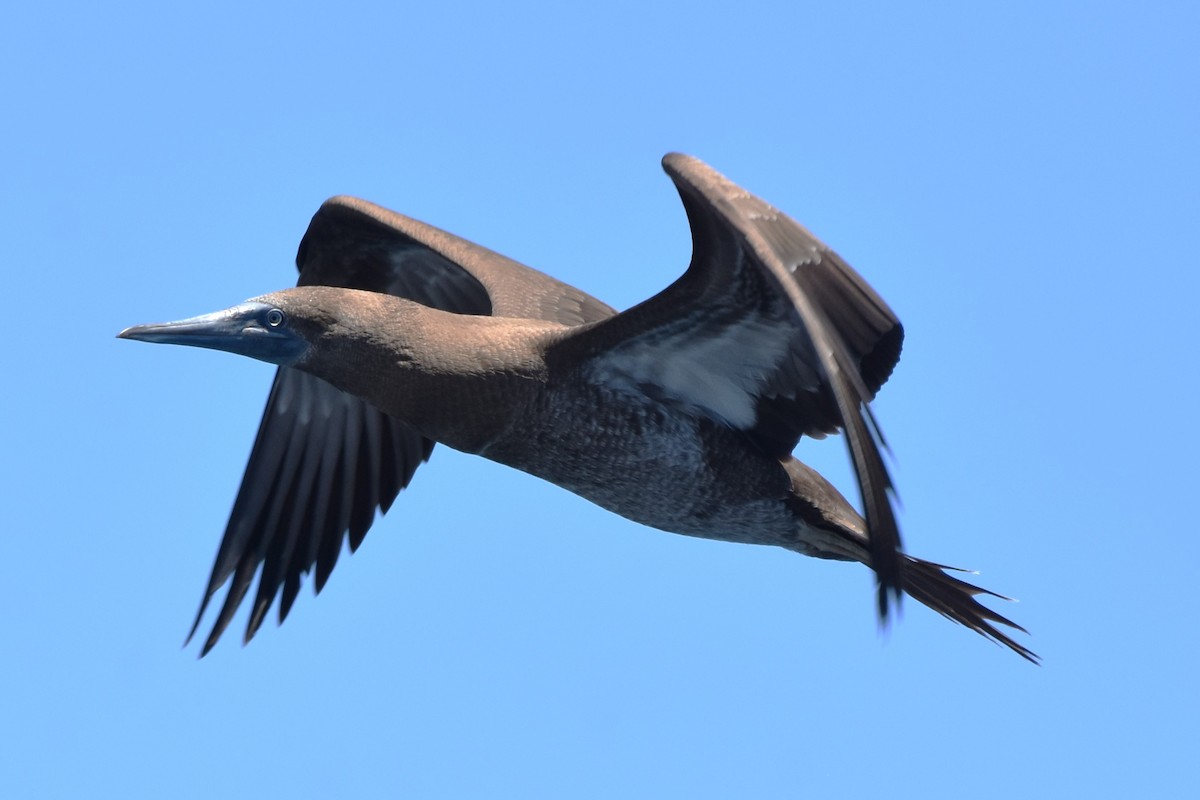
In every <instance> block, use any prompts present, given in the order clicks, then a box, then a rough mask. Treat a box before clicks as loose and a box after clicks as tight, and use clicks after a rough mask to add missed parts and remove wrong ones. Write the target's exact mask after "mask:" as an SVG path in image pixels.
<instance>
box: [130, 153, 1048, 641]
mask: <svg viewBox="0 0 1200 800" xmlns="http://www.w3.org/2000/svg"><path fill="white" fill-rule="evenodd" d="M663 168H664V169H665V170H666V172H667V174H668V175H669V176H670V177H671V179H672V180H673V181H674V183H675V185H676V187H677V188H678V190H679V194H680V196H681V198H682V200H683V205H684V208H685V210H686V212H687V217H688V222H689V224H690V226H691V232H692V244H693V251H692V259H691V264H690V265H689V266H688V269H687V271H686V272H685V273H684V274H683V276H682V277H680V278H679V279H678V280H676V281H675V282H674V283H673V284H671V285H670V286H668V287H667V288H666V289H664V290H663V291H662V292H660V293H659V294H657V295H655V296H654V297H652V298H650V299H649V300H646V301H644V302H642V303H640V304H638V305H636V306H634V307H633V308H631V309H629V310H627V311H623V312H620V313H618V312H616V311H615V310H614V309H612V308H610V307H609V306H608V305H606V304H604V303H602V302H600V301H599V300H597V299H595V298H593V297H590V296H589V295H587V294H585V293H584V292H581V291H580V290H578V289H576V288H574V287H572V286H568V285H567V284H565V283H562V282H560V281H558V280H555V279H554V278H551V277H549V276H547V275H544V274H543V273H541V272H538V271H536V270H533V269H530V268H529V267H526V266H524V265H521V264H518V263H517V262H515V261H512V260H510V259H508V258H505V257H504V256H501V255H499V254H497V253H493V252H491V251H489V250H486V249H484V248H482V247H480V246H478V245H475V244H472V243H471V242H468V241H465V240H463V239H460V238H458V237H456V236H453V235H451V234H449V233H446V232H444V231H442V230H439V229H437V228H434V227H432V226H430V225H426V224H424V223H422V222H418V221H417V220H414V219H410V218H408V217H405V216H402V215H400V214H396V213H394V212H391V211H388V210H386V209H383V208H380V207H379V206H376V205H373V204H372V203H369V202H366V201H364V200H359V199H355V198H350V197H335V198H333V199H331V200H329V201H327V202H326V203H324V204H323V205H322V206H321V208H320V209H319V210H318V211H317V213H316V215H315V216H314V217H313V219H312V222H311V223H310V225H309V227H308V231H307V232H306V233H305V235H304V238H303V240H302V241H301V242H300V249H299V252H298V254H297V256H296V265H297V267H298V268H299V270H300V279H299V283H298V285H297V286H296V287H295V288H291V289H285V290H283V291H280V292H274V293H272V294H267V295H263V296H261V297H257V298H254V299H252V300H249V301H246V302H244V303H241V304H239V305H236V306H233V307H232V308H229V309H226V310H225V311H218V312H215V313H211V314H205V315H202V316H198V317H193V318H190V319H186V320H181V321H178V322H168V323H163V324H156V325H138V326H135V327H132V328H128V329H126V330H124V331H122V332H121V333H120V334H119V335H120V336H121V337H122V338H126V339H139V340H142V341H147V342H161V343H167V344H182V345H190V346H193V347H207V348H213V349H217V350H224V351H228V352H231V353H237V354H240V355H244V356H249V357H251V358H256V359H259V360H261V361H266V362H269V363H272V364H276V365H278V367H279V369H278V371H277V373H276V376H275V382H274V384H273V386H272V387H271V393H270V396H269V397H268V399H267V406H266V410H265V412H264V414H263V419H262V423H261V425H260V427H259V431H258V437H257V439H256V440H255V442H254V448H253V450H252V452H251V454H250V460H249V463H248V464H247V466H246V473H245V476H244V478H243V479H242V485H241V489H240V490H239V492H238V495H237V499H236V501H235V502H234V506H233V511H232V512H231V514H230V518H229V523H228V526H227V527H226V529H225V536H224V538H223V539H222V541H221V546H220V550H219V551H218V553H217V558H216V563H215V564H214V565H213V569H212V574H211V576H210V578H209V581H208V586H207V589H206V591H205V595H204V600H203V602H202V604H201V607H200V610H199V612H198V613H197V615H196V621H195V623H194V624H193V626H192V630H191V634H190V635H189V639H190V638H191V636H194V635H195V633H196V630H197V628H198V626H199V624H200V621H201V618H202V617H203V615H204V611H205V609H206V607H207V605H208V603H209V602H210V601H211V600H212V599H213V597H214V596H215V595H216V593H217V592H218V590H219V589H220V588H221V586H222V585H224V584H225V583H226V582H228V584H229V588H228V591H227V593H226V595H225V599H224V602H223V604H222V606H221V609H220V612H219V614H218V616H217V620H216V622H215V623H214V625H213V628H212V630H211V632H210V634H209V635H208V637H207V639H206V641H205V643H204V646H203V650H202V655H203V654H204V653H207V652H208V651H209V650H210V649H211V648H212V647H213V645H215V644H216V642H217V640H218V639H219V638H220V636H221V634H222V633H223V632H224V631H225V629H226V628H227V627H228V625H229V623H230V621H231V620H232V618H233V616H234V613H235V611H236V610H237V608H238V607H239V605H240V604H241V603H242V601H243V599H244V598H245V596H246V595H247V593H248V592H249V590H250V588H251V584H252V583H253V580H254V577H255V575H256V574H258V575H259V579H258V589H257V592H256V594H255V596H254V600H253V605H252V607H251V612H250V620H249V623H248V625H247V628H246V634H245V640H246V641H249V640H250V638H251V637H253V635H254V633H255V632H256V631H257V630H258V628H259V626H260V625H261V624H262V621H263V619H264V617H265V615H266V613H267V611H268V610H269V608H270V606H271V604H272V603H273V602H274V600H275V598H276V597H277V596H278V597H279V621H280V622H282V621H283V620H284V619H285V618H286V617H287V615H288V612H289V611H290V609H291V608H292V604H293V602H294V601H295V599H296V595H297V593H298V592H299V589H300V585H301V579H302V576H303V575H305V574H307V573H309V572H315V587H316V591H318V592H319V591H320V590H321V588H322V587H323V586H324V584H325V582H326V580H327V579H328V578H329V575H330V572H331V571H332V570H333V567H334V564H335V563H336V561H337V558H338V554H339V552H340V550H341V547H342V541H343V538H344V537H345V538H348V541H349V545H350V549H351V550H352V551H353V550H354V549H356V548H357V547H358V545H359V544H360V543H361V542H362V540H363V537H364V536H365V535H366V533H367V529H368V528H369V527H370V526H371V524H372V522H373V520H374V518H375V513H376V509H378V510H379V511H380V512H381V513H382V512H386V511H387V510H388V509H389V507H390V506H391V505H392V502H393V501H394V500H395V498H396V496H397V495H398V494H399V492H400V490H402V489H403V488H405V487H406V486H407V485H408V483H409V481H410V480H411V479H412V476H413V473H414V472H415V471H416V470H417V468H418V467H419V466H420V465H421V463H422V462H424V461H426V460H427V459H428V458H429V456H430V453H431V452H432V451H433V448H434V444H435V443H441V444H444V445H446V446H448V447H452V448H454V449H456V450H461V451H463V452H467V453H475V454H478V455H481V456H483V457H484V458H488V459H491V460H492V461H498V462H500V463H501V464H506V465H508V466H510V467H515V468H516V469H519V470H522V471H524V472H527V473H529V474H531V475H536V476H537V477H539V478H542V479H544V480H547V481H549V482H551V483H553V484H556V485H557V486H561V487H562V488H564V489H567V490H568V491H571V492H574V493H575V494H578V495H580V496H582V497H584V498H587V499H588V500H590V501H592V502H594V503H596V504H597V505H600V506H602V507H604V508H606V509H608V510H610V511H612V512H614V513H616V514H620V515H621V516H623V517H626V518H628V519H631V520H634V521H636V522H640V523H642V524H644V525H648V526H650V527H653V528H658V529H660V530H664V531H669V532H673V533H681V534H686V535H689V536H701V537H705V538H710V539H719V540H724V541H730V542H743V543H747V544H764V545H776V546H779V547H783V548H785V549H788V550H792V551H794V552H797V553H801V554H803V555H807V556H815V557H817V558H828V559H838V560H844V561H858V562H861V563H862V564H865V565H866V566H868V567H870V568H871V569H872V570H873V571H874V573H875V576H876V580H877V594H878V596H877V603H878V613H879V615H880V618H881V620H884V621H886V620H887V618H888V614H889V612H890V610H891V609H892V607H893V606H894V605H895V604H897V603H898V602H899V599H900V597H901V594H902V593H907V594H909V595H911V596H912V597H914V598H915V599H917V600H918V601H920V602H921V603H923V604H925V605H927V606H929V607H930V608H932V609H934V610H935V611H937V612H939V613H941V614H943V615H945V616H946V617H949V618H950V619H952V620H955V621H957V622H960V623H962V624H963V625H965V626H967V627H968V628H971V629H972V630H974V631H976V632H978V633H980V634H982V635H983V636H985V637H987V638H989V639H992V640H993V641H995V642H998V643H1000V644H1002V645H1004V646H1006V647H1008V648H1010V649H1011V650H1013V651H1014V652H1016V653H1017V654H1018V655H1020V656H1022V657H1024V658H1026V659H1028V660H1030V661H1034V662H1035V663H1036V661H1037V656H1036V655H1035V654H1034V653H1033V652H1032V651H1030V650H1029V649H1028V648H1026V647H1025V646H1024V645H1022V644H1020V643H1018V642H1017V641H1015V640H1014V639H1013V638H1011V637H1010V635H1009V633H1008V632H1006V631H1005V630H1003V629H1002V628H1000V627H997V625H1001V626H1005V627H1007V628H1010V629H1015V630H1018V631H1022V632H1024V629H1023V628H1021V627H1020V626H1018V625H1016V624H1015V623H1014V622H1012V621H1010V620H1009V619H1006V618H1005V617H1003V616H1001V615H1000V614H998V613H996V612H995V611H993V610H991V609H990V608H988V607H986V606H984V605H983V604H982V603H980V602H979V600H978V599H977V597H978V596H979V595H989V596H992V597H996V598H1001V597H1002V596H1001V595H997V594H995V593H993V592H990V591H987V590H986V589H981V588H979V587H976V586H973V585H971V584H970V583H967V582H966V581H964V580H962V579H960V578H958V577H956V576H954V575H952V574H950V573H951V572H953V571H955V570H952V569H951V568H949V567H945V566H942V565H939V564H934V563H932V562H928V561H923V560H921V559H919V558H915V557H913V556H910V555H908V554H907V553H906V552H905V551H904V549H903V547H902V545H901V539H900V531H899V528H898V525H897V522H896V517H895V512H894V509H893V504H892V503H893V499H894V498H893V494H894V492H893V488H892V482H891V479H890V477H889V475H888V470H887V467H886V464H885V462H884V459H883V456H882V451H883V450H885V449H886V445H885V443H884V441H883V437H882V435H881V433H880V429H879V426H878V424H877V423H876V421H875V419H874V417H873V415H872V413H871V409H870V406H869V402H870V401H871V400H872V399H873V397H874V396H875V393H876V392H877V391H878V390H879V388H880V387H881V386H882V385H883V383H884V382H885V381H886V380H887V378H888V376H889V375H890V374H891V372H892V369H893V368H894V367H895V365H896V363H897V361H898V360H899V357H900V348H901V342H902V340H903V328H902V327H901V325H900V322H899V320H898V319H897V318H896V316H895V314H893V313H892V311H891V309H890V308H888V306H887V304H886V303H884V301H883V300H882V299H881V298H880V297H879V295H878V294H876V293H875V291H874V290H873V289H872V288H871V287H870V286H869V285H868V284H867V283H866V281H864V280H863V278H862V277H861V276H859V274H858V273H857V272H855V271H854V270H853V269H852V268H851V267H850V266H849V265H848V264H847V263H846V262H845V261H843V260H842V259H841V258H840V257H839V256H838V255H837V254H836V253H834V252H833V251H832V250H831V249H829V248H828V247H827V246H826V245H825V244H823V243H822V242H821V241H820V240H818V239H817V238H816V237H815V236H813V235H812V234H811V233H809V231H808V230H806V229H805V228H804V227H802V226H801V225H800V224H799V223H797V222H795V221H793V220H792V219H791V218H790V217H788V216H786V215H784V214H783V213H781V212H779V211H777V210H776V209H774V208H773V207H771V206H770V205H768V204H767V203H765V202H764V201H762V200H761V199H759V198H757V197H755V196H754V195H752V194H750V193H748V192H746V191H745V190H743V189H741V188H740V187H738V186H736V185H735V184H733V183H732V182H730V181H729V180H728V179H726V178H725V177H724V176H722V175H720V174H719V173H717V172H716V171H714V170H713V169H711V168H710V167H708V166H707V165H706V164H704V163H702V162H701V161H699V160H697V159H695V158H691V157H689V156H684V155H680V154H669V155H667V156H666V157H665V158H664V159H663ZM839 431H840V432H841V433H842V434H844V436H845V441H846V445H847V449H848V450H849V453H850V458H851V461H852V463H853V466H854V472H855V475H856V477H857V483H858V488H859V494H860V496H861V501H862V503H861V506H862V514H861V515H860V514H859V512H858V511H856V510H855V508H854V507H853V506H852V505H851V504H850V503H849V502H848V501H847V500H846V499H845V498H844V497H843V496H842V495H841V494H840V493H839V492H838V491H837V489H835V488H834V487H833V486H832V485H831V484H830V483H829V482H828V481H826V480H825V479H824V478H823V477H822V476H821V475H819V474H818V473H817V472H816V471H814V470H813V469H811V468H810V467H808V466H806V465H805V464H803V463H801V462H800V461H799V460H797V459H796V458H795V457H794V456H793V455H792V451H793V449H795V447H796V445H797V443H798V442H799V440H800V439H801V438H802V437H804V436H809V437H812V438H820V437H823V436H825V435H827V434H832V433H835V432H839Z"/></svg>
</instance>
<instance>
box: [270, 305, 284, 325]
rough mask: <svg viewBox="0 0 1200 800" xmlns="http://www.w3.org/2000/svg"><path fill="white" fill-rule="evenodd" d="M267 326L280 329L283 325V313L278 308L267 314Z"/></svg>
mask: <svg viewBox="0 0 1200 800" xmlns="http://www.w3.org/2000/svg"><path fill="white" fill-rule="evenodd" d="M267 324H268V325H270V326H271V327H272V328H278V327H279V326H280V325H282V324H283V312H282V311H280V310H279V309H278V308H272V309H271V310H270V311H268V312H267Z"/></svg>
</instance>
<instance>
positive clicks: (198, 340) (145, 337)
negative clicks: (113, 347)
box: [117, 302, 308, 366]
mask: <svg viewBox="0 0 1200 800" xmlns="http://www.w3.org/2000/svg"><path fill="white" fill-rule="evenodd" d="M287 323H288V320H287V318H286V317H285V316H284V315H283V314H282V312H280V311H279V310H278V309H276V308H275V307H274V306H270V305H268V304H266V303H258V302H248V303H242V304H240V305H236V306H234V307H233V308H227V309H225V310H224V311H215V312H213V313H211V314H201V315H200V316H198V317H189V318H188V319H181V320H178V321H176V322H160V323H157V324H152V325H134V326H133V327H132V328H126V329H125V330H123V331H121V332H120V333H118V334H117V336H118V337H119V338H121V339H138V340H140V341H143V342H156V343H158V344H182V345H187V346H189V347H206V348H209V349H210V350H224V351H226V352H228V353H237V354H238V355H242V356H249V357H250V358H256V359H258V360H259V361H267V362H269V363H272V364H279V365H283V366H286V365H290V364H295V363H296V362H297V361H298V360H300V358H301V357H302V356H303V355H304V353H305V352H306V351H307V350H308V342H307V341H305V339H304V337H302V336H300V335H299V334H298V333H296V332H295V331H294V330H293V329H292V327H291V326H290V325H288V324H287Z"/></svg>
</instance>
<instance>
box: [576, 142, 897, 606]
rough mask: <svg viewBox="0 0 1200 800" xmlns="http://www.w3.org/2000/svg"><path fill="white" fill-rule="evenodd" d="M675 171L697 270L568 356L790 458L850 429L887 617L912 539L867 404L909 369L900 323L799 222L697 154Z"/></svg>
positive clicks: (668, 163)
mask: <svg viewBox="0 0 1200 800" xmlns="http://www.w3.org/2000/svg"><path fill="white" fill-rule="evenodd" d="M663 168H664V169H665V170H666V172H667V174H668V175H670V176H671V179H672V180H673V181H674V182H675V185H676V186H677V187H678V189H679V193H680V196H681V197H682V199H683V205H684V208H685V209H686V211H687V215H688V221H689V223H690V225H691V229H692V242H693V252H692V261H691V265H690V266H689V267H688V270H687V272H686V273H685V274H684V275H683V276H682V277H681V278H680V279H679V280H677V281H676V282H675V283H674V284H672V285H671V286H669V287H668V288H667V289H666V290H664V291H663V292H661V293H660V294H658V295H656V296H655V297H652V298H651V299H649V300H647V301H646V302H644V303H642V304H640V305H638V306H635V307H634V308H632V309H630V310H629V311H626V312H624V313H622V314H620V315H618V316H616V317H613V318H612V319H610V320H607V321H605V322H603V323H601V324H598V325H595V326H593V327H591V328H588V329H585V330H581V331H580V332H579V333H578V334H576V335H574V336H570V337H568V338H567V339H565V340H564V341H563V342H562V343H561V344H560V345H559V347H561V348H563V349H564V352H566V353H567V354H568V358H570V359H583V360H585V361H586V363H587V367H586V368H587V369H589V370H591V371H592V375H593V378H594V379H595V380H597V381H602V382H604V383H605V384H607V385H616V386H622V387H624V388H626V389H627V390H629V391H635V392H641V393H644V394H646V395H648V396H652V397H654V398H656V399H658V400H660V401H662V402H665V403H671V404H677V405H680V406H683V407H687V408H689V409H692V410H696V411H699V412H701V413H704V414H706V415H708V416H710V417H712V418H714V419H717V420H719V421H722V422H724V423H725V424H728V425H730V426H732V427H734V428H738V429H740V430H742V431H744V432H745V433H746V435H747V436H748V437H749V438H750V439H751V440H752V441H754V442H755V443H756V444H757V445H758V446H759V447H761V448H762V449H763V450H764V451H766V452H768V453H771V454H773V455H777V456H779V457H784V456H786V455H787V454H788V453H790V452H791V451H792V449H793V448H794V447H795V446H796V443H797V442H798V441H799V439H800V437H801V436H802V435H805V434H807V435H809V436H823V435H825V434H827V433H832V432H834V431H837V430H838V429H843V430H845V432H846V437H847V445H848V447H849V450H850V455H851V459H852V460H853V463H854V468H855V472H856V474H857V478H858V483H859V488H860V490H861V494H862V500H863V507H864V516H865V518H866V521H867V528H868V535H869V538H870V542H871V557H872V566H873V568H874V569H875V572H876V574H877V575H878V577H879V582H880V593H879V606H880V613H881V615H885V616H886V614H887V609H888V596H889V594H892V595H895V596H897V597H898V596H899V592H900V569H901V567H900V563H899V558H900V533H899V529H898V527H897V524H896V519H895V515H894V512H893V509H892V505H891V498H890V496H889V495H890V494H891V491H892V484H891V479H890V477H889V476H888V472H887V467H886V465H885V464H884V462H883V458H882V456H881V454H880V448H881V447H883V446H884V443H883V439H882V436H881V435H880V432H879V429H878V427H877V426H876V425H875V422H874V419H873V417H872V416H871V412H870V409H869V407H868V406H867V403H868V402H869V401H870V400H871V399H872V398H873V397H874V394H875V392H876V391H878V389H879V387H880V386H882V385H883V383H884V382H885V381H886V380H887V378H888V376H889V375H890V374H891V371H892V368H893V367H894V366H895V365H896V362H897V361H898V360H899V357H900V347H901V343H902V341H903V336H904V334H903V329H902V327H901V325H900V322H899V320H897V319H896V316H895V315H894V314H893V313H892V311H891V309H889V308H888V306H887V304H886V303H884V302H883V300H882V299H881V298H880V297H879V295H877V294H876V293H875V291H874V290H873V289H871V287H870V286H869V285H867V283H866V281H864V280H863V279H862V277H861V276H859V275H858V273H856V272H855V271H854V270H853V269H851V268H850V266H849V265H848V264H846V262H845V261H843V260H842V259H841V258H840V257H839V256H838V255H837V254H836V253H834V252H833V251H832V250H830V249H829V248H828V247H827V246H826V245H824V244H823V243H822V242H821V241H820V240H818V239H817V238H816V237H815V236H813V235H812V234H811V233H809V232H808V231H807V230H806V229H805V228H804V227H803V226H801V225H800V224H799V223H797V222H795V221H794V220H792V219H791V218H789V217H787V216H786V215H784V214H782V213H780V212H779V211H777V210H776V209H774V208H772V207H771V206H769V205H768V204H767V203H765V202H763V201H762V200H760V199H759V198H757V197H755V196H753V195H751V194H749V193H748V192H746V191H745V190H744V189H741V188H740V187H738V186H736V185H735V184H733V183H731V182H730V181H729V180H727V179H726V178H724V177H723V176H722V175H720V174H718V173H717V172H715V171H714V170H712V169H711V168H709V167H708V166H707V165H705V164H704V163H702V162H700V161H698V160H696V159H694V158H690V157H688V156H683V155H679V154H670V155H668V156H666V157H665V158H664V159H663Z"/></svg>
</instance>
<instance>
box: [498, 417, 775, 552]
mask: <svg viewBox="0 0 1200 800" xmlns="http://www.w3.org/2000/svg"><path fill="white" fill-rule="evenodd" d="M551 417H552V418H563V419H573V420H574V424H571V425H566V424H563V425H562V426H557V425H553V424H551V425H546V424H544V422H545V419H544V418H543V419H542V420H540V423H543V424H536V425H528V426H526V425H521V424H515V425H514V426H513V428H512V429H511V430H510V431H509V433H508V434H507V435H505V436H504V437H502V438H501V439H500V440H498V441H496V442H495V443H493V444H492V445H491V446H489V447H487V448H485V449H484V450H483V451H482V452H481V453H480V454H481V455H483V456H485V457H487V458H490V459H492V460H494V461H498V462H500V463H503V464H507V465H509V466H512V467H515V468H517V469H520V470H522V471H524V472H528V473H530V474H532V475H536V476H537V477H539V478H542V479H544V480H547V481H549V482H550V483H553V484H555V485H557V486H561V487H562V488H564V489H567V490H568V491H571V492H573V493H575V494H577V495H579V496H581V497H583V498H586V499H587V500H590V501H591V502H593V503H595V504H597V505H599V506H601V507H603V508H605V509H608V510H609V511H612V512H613V513H616V514H620V515H621V516H623V517H625V518H627V519H631V520H633V521H635V522H640V523H642V524H643V525H649V526H651V527H654V528H658V529H660V530H665V531H670V532H673V533H682V534H687V535H690V536H701V537H705V538H710V539H721V540H725V541H734V542H745V543H753V544H781V545H785V546H786V545H787V543H788V542H790V541H793V540H794V537H795V532H796V531H795V526H796V520H795V518H794V516H793V515H792V514H791V513H790V512H789V511H788V509H787V507H786V505H785V503H784V500H785V498H786V497H787V495H788V493H789V488H790V483H789V481H788V479H787V476H786V473H785V472H784V470H783V468H782V467H781V466H780V464H779V462H778V461H777V460H774V459H771V458H769V457H767V456H765V455H763V454H762V453H761V452H759V451H757V450H754V449H753V448H752V447H750V446H749V444H748V443H747V442H746V441H745V440H744V438H743V437H742V436H741V434H739V433H738V432H736V431H733V430H730V429H728V428H725V427H723V426H721V425H719V424H718V423H715V422H712V421H710V420H707V419H704V418H697V417H695V416H693V415H689V414H687V413H684V412H681V411H677V410H674V409H670V408H665V407H661V406H657V405H654V406H648V407H625V408H621V409H619V410H618V411H615V412H614V411H608V412H607V413H604V414H601V415H597V414H596V413H595V408H594V407H592V409H591V413H590V415H589V414H575V415H570V414H567V410H566V409H565V408H564V407H563V404H562V403H561V402H559V403H556V404H554V411H553V412H551Z"/></svg>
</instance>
